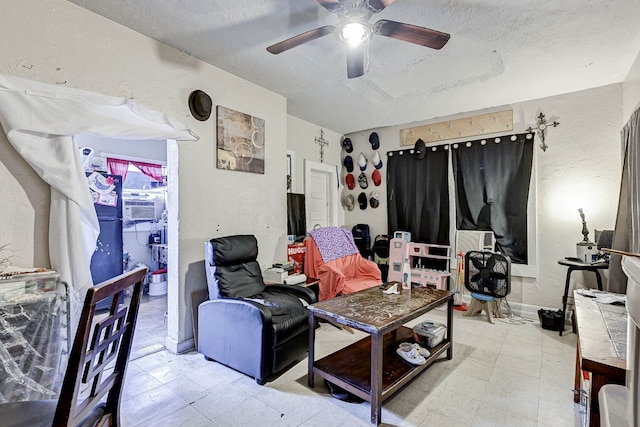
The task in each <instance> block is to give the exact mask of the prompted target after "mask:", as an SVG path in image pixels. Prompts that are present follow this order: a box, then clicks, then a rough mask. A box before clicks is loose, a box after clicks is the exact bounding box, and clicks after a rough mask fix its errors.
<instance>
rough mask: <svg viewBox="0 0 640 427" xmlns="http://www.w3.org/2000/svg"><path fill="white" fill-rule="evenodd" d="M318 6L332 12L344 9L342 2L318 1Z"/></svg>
mask: <svg viewBox="0 0 640 427" xmlns="http://www.w3.org/2000/svg"><path fill="white" fill-rule="evenodd" d="M316 2H318V4H319V5H320V6H322V7H324V8H326V9H329V10H330V11H331V12H336V11H338V10H340V9H342V8H344V5H343V4H342V2H341V1H340V0H316Z"/></svg>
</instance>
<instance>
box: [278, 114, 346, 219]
mask: <svg viewBox="0 0 640 427" xmlns="http://www.w3.org/2000/svg"><path fill="white" fill-rule="evenodd" d="M319 136H320V126H318V125H315V124H313V123H309V122H307V121H304V120H302V119H299V118H297V117H294V116H291V115H290V116H288V119H287V148H288V149H289V150H291V151H294V152H295V157H296V164H295V171H296V172H295V179H294V187H293V188H294V189H295V191H294V192H295V193H304V160H305V159H308V160H311V161H313V162H316V163H320V146H319V145H318V144H316V142H315V138H317V137H319ZM324 139H325V140H327V141H328V142H329V145H328V146H327V147H325V149H324V164H326V165H338V170H340V166H341V163H340V152H341V150H342V146H341V145H340V143H341V141H342V135H341V134H339V133H336V132H334V131H331V130H329V129H324ZM343 186H344V180H342V181H341V183H340V191H341V192H342V188H343ZM338 222H339V223H340V224H344V210H343V209H342V206H341V207H340V209H339V210H338Z"/></svg>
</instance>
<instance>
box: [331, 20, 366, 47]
mask: <svg viewBox="0 0 640 427" xmlns="http://www.w3.org/2000/svg"><path fill="white" fill-rule="evenodd" d="M337 33H338V38H340V40H342V41H343V42H345V43H347V44H349V46H358V45H360V44H361V43H363V42H365V41H367V40H368V39H369V38H370V37H371V33H372V30H371V27H370V26H369V25H367V24H365V23H362V22H349V23H346V24H344V25H342V26H340V27H339V28H338V31H337Z"/></svg>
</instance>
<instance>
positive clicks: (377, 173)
mask: <svg viewBox="0 0 640 427" xmlns="http://www.w3.org/2000/svg"><path fill="white" fill-rule="evenodd" d="M371 180H372V181H373V183H374V184H375V186H376V187H377V186H379V185H380V183H381V182H382V176H381V175H380V171H379V170H378V169H376V170H374V171H373V173H372V174H371Z"/></svg>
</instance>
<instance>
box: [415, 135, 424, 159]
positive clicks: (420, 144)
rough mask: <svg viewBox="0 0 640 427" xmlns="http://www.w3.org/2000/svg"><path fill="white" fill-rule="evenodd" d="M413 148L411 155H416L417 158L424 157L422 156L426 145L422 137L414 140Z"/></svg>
mask: <svg viewBox="0 0 640 427" xmlns="http://www.w3.org/2000/svg"><path fill="white" fill-rule="evenodd" d="M413 150H414V152H413V155H414V156H416V158H417V159H418V160H422V159H424V156H425V155H426V154H427V146H426V145H425V143H424V141H423V140H422V139H418V140H417V141H416V145H415V147H414V149H413Z"/></svg>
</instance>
